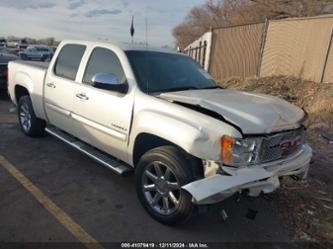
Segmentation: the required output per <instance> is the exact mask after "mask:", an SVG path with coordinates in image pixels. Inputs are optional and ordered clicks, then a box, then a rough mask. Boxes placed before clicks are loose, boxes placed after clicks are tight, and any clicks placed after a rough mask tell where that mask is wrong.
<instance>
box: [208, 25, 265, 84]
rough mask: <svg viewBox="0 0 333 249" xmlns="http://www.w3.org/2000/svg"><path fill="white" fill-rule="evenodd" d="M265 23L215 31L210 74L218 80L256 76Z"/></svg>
mask: <svg viewBox="0 0 333 249" xmlns="http://www.w3.org/2000/svg"><path fill="white" fill-rule="evenodd" d="M263 25H264V24H263V23H260V24H250V25H243V26H236V27H230V28H222V29H215V30H214V31H213V43H212V48H211V55H210V56H211V57H210V68H209V72H210V73H211V75H212V76H213V77H214V78H215V79H216V80H225V79H229V78H232V77H238V78H247V77H254V76H256V70H257V66H258V61H259V53H260V47H261V36H262V30H263Z"/></svg>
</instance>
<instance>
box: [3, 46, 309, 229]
mask: <svg viewBox="0 0 333 249" xmlns="http://www.w3.org/2000/svg"><path fill="white" fill-rule="evenodd" d="M8 76H9V93H10V96H11V99H12V101H13V102H14V103H15V104H16V105H17V107H18V119H19V123H20V126H21V128H22V131H23V132H24V133H25V134H26V135H28V136H31V137H35V136H40V135H42V134H43V133H44V131H46V132H48V133H49V134H52V135H54V136H56V137H57V138H59V139H61V140H63V141H64V142H66V143H67V144H69V145H70V146H72V147H74V148H76V149H78V150H80V151H81V152H83V153H84V154H86V155H87V156H89V157H91V158H93V159H94V160H96V161H97V162H99V163H101V164H103V165H105V166H107V167H109V168H110V169H112V170H114V171H115V172H116V173H118V174H120V175H124V174H127V173H130V172H132V171H135V177H136V189H137V194H138V197H139V200H140V201H141V203H142V205H143V206H144V208H145V209H146V210H147V212H148V213H149V214H150V215H151V216H153V217H154V218H155V219H157V220H158V221H160V222H162V223H165V224H174V223H177V222H181V221H184V220H186V219H187V218H189V217H190V215H191V213H192V211H193V210H194V207H195V206H196V205H202V204H211V203H216V202H219V201H222V200H224V199H226V198H228V197H229V196H231V195H233V194H235V193H241V192H245V193H247V194H248V195H250V196H258V195H259V194H260V193H270V192H272V191H274V190H275V189H276V188H278V187H279V184H280V182H279V179H280V177H282V176H287V175H297V176H299V177H300V176H302V177H306V173H307V171H308V167H309V162H310V159H311V156H312V150H311V148H310V147H309V146H308V145H307V144H305V139H304V136H305V128H304V126H303V125H302V123H303V121H304V119H305V118H306V114H305V113H304V112H303V111H302V110H301V109H300V108H298V107H296V106H293V105H291V104H289V103H288V102H286V101H284V100H281V99H279V98H276V97H272V96H268V95H263V94H254V93H248V92H241V91H235V90H228V89H223V88H221V87H220V86H218V85H217V84H216V83H215V82H214V80H213V79H212V78H211V76H210V75H209V74H208V73H207V72H205V71H204V70H203V69H201V68H200V67H199V65H197V64H196V63H195V62H194V61H193V60H192V59H191V58H190V57H188V56H186V55H183V54H180V53H176V52H173V51H169V50H164V49H153V48H147V47H135V46H128V45H114V44H110V43H99V42H88V41H64V42H62V43H61V44H60V45H59V47H58V49H57V51H56V53H55V55H54V57H53V59H52V61H51V62H50V65H49V66H48V67H47V66H46V64H36V63H35V64H31V63H28V62H23V61H15V62H10V63H9V75H8Z"/></svg>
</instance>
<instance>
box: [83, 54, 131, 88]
mask: <svg viewBox="0 0 333 249" xmlns="http://www.w3.org/2000/svg"><path fill="white" fill-rule="evenodd" d="M97 73H107V74H114V75H116V76H117V77H118V79H119V83H124V82H125V81H126V77H125V74H124V71H123V69H122V67H121V64H120V61H119V59H118V57H117V55H116V54H115V53H114V52H112V51H111V50H109V49H106V48H95V49H94V50H93V52H92V53H91V56H90V59H89V62H88V64H87V67H86V71H85V73H84V76H83V83H86V84H91V83H92V80H91V79H92V77H93V76H94V75H95V74H97Z"/></svg>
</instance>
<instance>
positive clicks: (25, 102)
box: [17, 96, 46, 137]
mask: <svg viewBox="0 0 333 249" xmlns="http://www.w3.org/2000/svg"><path fill="white" fill-rule="evenodd" d="M17 113H18V120H19V124H20V127H21V129H22V131H23V132H24V134H26V135H27V136H29V137H38V136H41V135H43V134H44V129H45V125H46V123H45V121H44V120H42V119H39V118H37V117H36V115H35V112H34V110H33V107H32V103H31V100H30V97H29V96H23V97H21V98H20V99H19V102H18V112H17Z"/></svg>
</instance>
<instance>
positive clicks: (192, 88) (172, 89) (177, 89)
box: [155, 86, 200, 92]
mask: <svg viewBox="0 0 333 249" xmlns="http://www.w3.org/2000/svg"><path fill="white" fill-rule="evenodd" d="M199 89H200V88H197V87H194V86H182V87H174V88H166V89H161V90H157V91H155V92H177V91H185V90H199Z"/></svg>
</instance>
